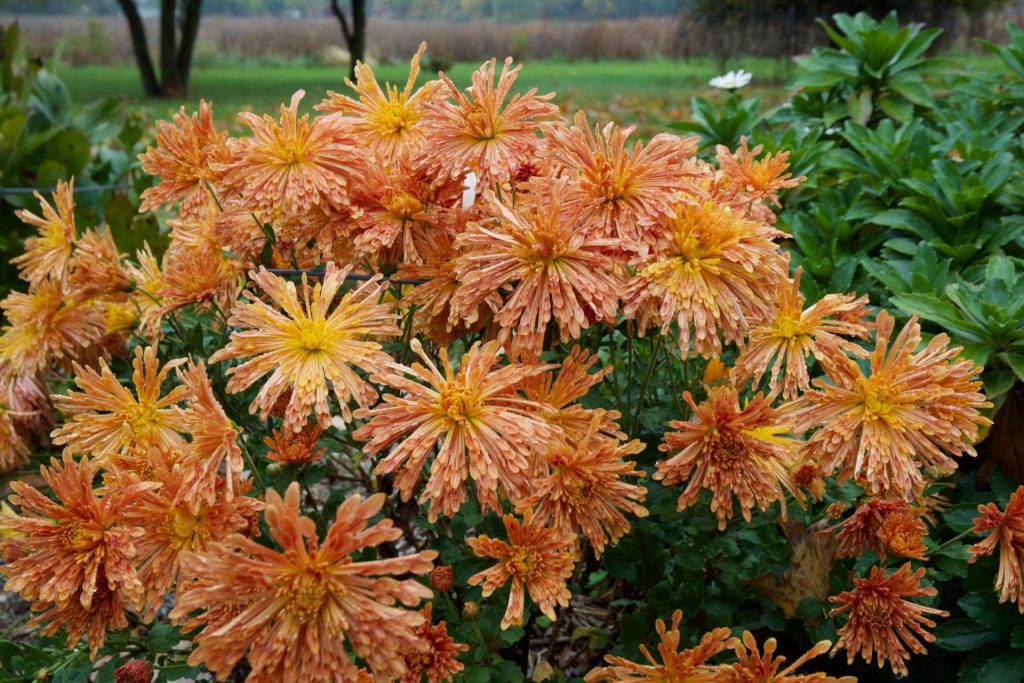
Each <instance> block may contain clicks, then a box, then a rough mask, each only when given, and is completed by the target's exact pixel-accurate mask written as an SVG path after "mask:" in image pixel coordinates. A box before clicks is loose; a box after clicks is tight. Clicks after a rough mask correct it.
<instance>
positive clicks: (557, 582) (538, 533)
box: [467, 510, 576, 629]
mask: <svg viewBox="0 0 1024 683" xmlns="http://www.w3.org/2000/svg"><path fill="white" fill-rule="evenodd" d="M502 521H503V522H504V523H505V533H506V534H507V535H508V542H507V543H506V542H505V541H502V540H499V539H496V538H491V537H490V536H486V535H483V536H477V537H476V538H471V539H469V540H468V541H467V543H469V547H470V548H472V549H473V553H474V554H475V555H476V556H477V557H490V558H493V559H496V560H498V564H496V565H494V566H493V567H491V568H490V569H485V570H483V571H482V572H477V573H476V574H474V575H473V576H471V577H469V585H471V586H476V585H477V584H480V583H483V595H484V597H485V598H486V597H488V596H490V595H491V594H492V593H494V591H496V590H498V589H499V588H501V587H502V586H504V585H505V584H506V583H508V581H509V579H511V580H512V590H511V592H510V593H509V596H508V607H507V608H506V609H505V616H503V617H502V619H501V628H502V629H506V628H509V627H510V626H518V625H520V624H522V623H523V609H524V607H525V594H526V593H529V594H530V599H531V600H533V601H534V602H535V603H537V606H538V607H539V608H540V611H541V612H543V613H544V614H545V615H546V616H547V617H548V618H549V619H552V620H554V619H556V618H557V615H556V614H555V606H556V605H561V606H562V607H566V606H568V605H569V598H571V597H572V594H571V593H570V592H569V589H568V587H567V586H566V583H567V582H568V580H569V578H570V577H571V576H572V571H573V567H574V566H575V564H576V562H575V560H574V559H573V556H572V548H573V547H574V546H575V542H576V536H575V534H573V533H571V532H569V531H567V530H565V529H561V528H558V527H549V526H547V525H546V524H544V523H542V522H541V521H540V520H539V519H536V518H532V517H531V513H530V511H529V510H527V512H526V514H525V516H524V517H523V521H522V522H520V521H519V520H517V519H516V518H515V517H513V516H512V515H503V516H502Z"/></svg>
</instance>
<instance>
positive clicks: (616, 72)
mask: <svg viewBox="0 0 1024 683" xmlns="http://www.w3.org/2000/svg"><path fill="white" fill-rule="evenodd" d="M477 66H478V65H475V64H456V65H455V66H454V67H453V68H452V69H451V71H450V73H449V76H450V77H451V78H452V80H454V81H455V82H456V83H457V84H459V85H460V86H465V85H468V84H469V79H470V74H471V73H472V71H473V70H474V69H475V68H477ZM741 67H742V68H745V69H747V70H748V71H751V72H753V74H754V81H753V84H752V85H751V87H750V88H748V93H756V94H760V95H763V96H765V97H766V99H768V100H769V101H771V102H776V101H780V100H781V99H783V97H784V95H785V89H784V87H783V84H784V83H785V82H786V81H787V80H789V78H790V77H791V76H792V70H793V65H792V63H791V62H789V61H787V60H778V59H750V58H747V59H736V60H730V61H728V62H726V63H725V64H722V63H719V62H718V61H717V60H710V59H694V60H687V61H673V60H650V61H640V62H547V61H540V62H530V63H527V64H525V65H524V66H523V70H522V72H521V73H520V75H519V79H518V81H517V89H518V90H527V89H529V88H534V87H535V88H537V89H538V91H539V92H542V93H546V92H551V91H554V92H556V93H557V94H558V95H557V101H558V103H559V104H560V105H562V106H563V107H564V108H565V109H567V110H569V111H574V110H575V109H578V108H584V109H586V110H587V111H588V112H590V113H592V114H594V115H595V116H602V117H606V118H614V119H615V120H619V121H624V122H630V123H635V124H637V125H638V127H639V128H640V132H641V133H642V134H645V135H647V134H650V133H652V132H657V130H661V129H663V128H664V124H665V123H666V122H667V121H668V120H675V119H678V118H680V117H682V116H685V115H686V113H687V112H688V110H689V104H688V103H689V100H690V97H692V96H693V95H695V94H699V95H702V96H711V97H716V96H717V97H722V96H724V94H723V93H720V92H719V91H715V90H714V89H713V88H710V87H708V85H707V81H708V79H709V78H712V77H713V76H715V75H717V74H719V73H721V72H723V71H724V70H728V69H736V68H741ZM374 71H375V73H376V74H377V78H378V80H380V81H382V82H383V81H391V82H399V83H403V84H404V82H405V79H406V77H407V75H408V66H407V65H386V66H379V67H376V68H375V69H374ZM59 73H60V75H61V77H62V78H63V79H64V81H65V83H67V86H68V88H69V89H70V90H71V94H72V97H73V98H74V99H75V101H77V102H87V101H90V100H94V99H97V98H100V97H106V96H111V95H113V96H119V97H127V98H129V99H132V100H136V101H139V102H141V103H143V104H145V105H146V106H148V107H149V108H151V109H152V110H153V113H154V115H156V116H158V117H164V116H167V115H169V114H170V113H171V112H173V111H174V110H175V109H177V107H178V106H179V105H181V104H185V105H186V107H194V106H195V103H196V102H198V100H199V99H200V98H204V99H206V100H209V101H211V102H213V104H214V111H215V112H217V116H218V118H221V119H229V118H230V115H231V113H233V112H237V111H241V110H252V111H274V110H276V108H277V106H278V105H279V104H280V103H281V102H287V101H288V100H289V98H290V97H291V94H292V93H293V92H295V90H297V89H299V88H303V89H304V90H306V92H307V96H306V100H305V101H304V108H306V109H309V108H311V107H312V105H313V104H315V103H317V102H319V101H320V100H321V99H322V98H323V96H324V93H325V92H326V91H327V90H339V91H347V87H346V86H345V84H344V77H345V75H346V70H345V69H343V68H342V67H325V66H317V67H309V66H303V67H300V66H296V67H283V66H274V67H270V66H232V67H208V68H204V69H197V70H195V72H194V73H193V77H192V83H191V92H190V95H189V99H188V100H187V101H173V102H170V101H163V100H152V99H146V98H144V97H143V95H142V87H141V85H140V82H139V77H138V73H137V72H136V71H135V69H134V67H132V66H89V67H84V66H83V67H64V68H62V69H61V70H60V72H59ZM424 78H425V76H424V77H421V80H423V79H424Z"/></svg>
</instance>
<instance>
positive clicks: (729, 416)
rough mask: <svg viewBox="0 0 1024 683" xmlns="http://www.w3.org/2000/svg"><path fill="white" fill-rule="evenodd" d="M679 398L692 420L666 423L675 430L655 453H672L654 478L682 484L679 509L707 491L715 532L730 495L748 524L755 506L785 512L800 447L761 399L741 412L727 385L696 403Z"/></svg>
mask: <svg viewBox="0 0 1024 683" xmlns="http://www.w3.org/2000/svg"><path fill="white" fill-rule="evenodd" d="M683 398H684V399H685V400H686V402H687V403H688V404H689V405H690V408H692V409H693V417H692V418H690V419H689V420H688V421H685V422H684V421H680V420H674V421H672V422H671V423H669V426H670V427H671V428H672V429H674V430H676V431H673V432H667V433H666V434H665V437H664V438H665V443H663V444H662V445H661V446H660V447H659V449H660V450H661V451H663V452H665V453H675V455H673V456H672V457H670V458H669V459H668V460H662V461H661V462H659V463H658V465H657V467H658V471H657V472H655V473H654V478H655V479H656V480H664V482H665V484H667V485H670V486H672V485H675V484H679V483H682V482H686V489H685V490H684V491H683V492H682V494H680V496H679V509H680V510H682V509H684V508H687V507H689V506H691V505H693V504H694V503H696V502H697V498H698V497H700V493H701V491H702V490H703V489H710V491H711V494H712V498H711V511H712V512H714V513H715V515H717V517H718V528H719V529H724V528H725V525H726V522H728V520H730V519H732V515H733V497H735V498H736V500H737V501H738V502H739V505H740V512H741V514H742V515H743V519H745V520H747V521H748V522H749V521H750V519H751V511H752V510H753V509H754V508H755V507H757V508H758V509H760V510H761V511H764V510H767V509H768V506H769V505H771V504H772V503H773V502H775V501H779V503H780V504H781V505H782V511H783V514H785V511H786V498H785V492H786V491H789V492H790V493H791V494H793V495H798V494H797V490H796V487H795V486H794V485H793V482H792V480H791V478H790V471H791V469H792V468H793V467H794V465H795V464H796V454H797V450H798V448H799V447H800V443H799V442H798V441H797V440H796V439H794V438H792V436H791V435H789V434H788V432H789V429H788V427H787V426H786V425H785V424H783V423H782V422H781V419H780V416H779V413H778V411H776V410H775V409H773V408H772V407H771V405H770V404H769V403H768V400H767V399H766V398H765V397H764V395H762V394H757V395H756V396H754V398H753V399H751V400H750V401H749V402H748V403H747V404H746V405H745V406H743V407H742V408H741V407H740V401H739V394H738V393H737V391H736V389H734V388H733V387H730V386H721V387H714V388H711V389H709V391H708V398H707V400H705V401H704V402H703V403H701V404H700V405H697V404H696V403H695V402H694V400H693V396H692V395H690V392H688V391H687V392H685V393H684V394H683Z"/></svg>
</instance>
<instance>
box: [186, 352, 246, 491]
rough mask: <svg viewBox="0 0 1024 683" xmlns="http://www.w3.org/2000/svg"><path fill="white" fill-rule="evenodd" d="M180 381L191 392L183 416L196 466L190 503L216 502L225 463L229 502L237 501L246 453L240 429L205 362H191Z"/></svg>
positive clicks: (190, 452)
mask: <svg viewBox="0 0 1024 683" xmlns="http://www.w3.org/2000/svg"><path fill="white" fill-rule="evenodd" d="M178 379H180V380H181V384H182V386H183V387H185V388H186V389H187V390H188V403H187V404H186V406H185V409H184V410H183V411H182V412H181V424H182V426H184V428H185V431H187V432H188V433H189V435H190V436H191V437H192V438H191V441H190V442H189V445H188V450H187V454H188V457H189V458H190V459H191V460H192V461H194V462H195V463H196V467H195V468H194V469H193V470H192V479H190V480H189V482H188V486H187V487H186V491H185V496H186V497H188V498H189V499H193V500H195V499H198V498H202V497H204V496H205V497H206V498H207V500H208V501H211V502H212V501H213V499H214V497H215V495H216V490H215V489H216V485H217V480H218V472H219V470H220V464H221V462H223V463H224V469H225V471H224V480H225V481H226V482H227V486H226V488H225V495H226V497H227V500H231V499H232V497H234V493H235V492H234V482H235V481H236V479H237V478H238V476H239V475H240V474H241V473H242V449H241V448H239V447H238V428H237V427H236V426H235V424H234V423H233V422H232V421H231V420H230V419H228V416H227V415H226V414H225V413H224V408H222V407H221V405H220V402H219V401H218V400H217V397H216V396H214V394H213V386H211V385H210V378H209V376H208V375H207V374H206V365H204V364H203V361H199V362H195V361H191V360H190V361H189V363H188V365H187V366H185V367H184V368H183V369H182V368H179V369H178Z"/></svg>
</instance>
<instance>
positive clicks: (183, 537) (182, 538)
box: [164, 508, 202, 549]
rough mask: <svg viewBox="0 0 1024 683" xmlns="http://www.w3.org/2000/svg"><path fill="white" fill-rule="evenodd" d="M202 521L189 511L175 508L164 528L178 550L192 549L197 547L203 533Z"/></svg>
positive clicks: (168, 516)
mask: <svg viewBox="0 0 1024 683" xmlns="http://www.w3.org/2000/svg"><path fill="white" fill-rule="evenodd" d="M201 521H202V520H201V519H200V518H199V517H198V516H196V515H193V514H192V513H191V512H189V511H188V510H185V509H182V508H175V509H174V510H172V511H171V512H170V514H168V515H167V519H166V521H165V522H164V528H165V529H166V530H167V534H168V535H169V536H170V537H171V540H172V541H173V542H174V543H175V545H177V547H178V548H181V549H191V548H194V547H195V541H196V540H197V537H198V536H199V534H200V532H201V531H202V528H201V526H200V524H201Z"/></svg>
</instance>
